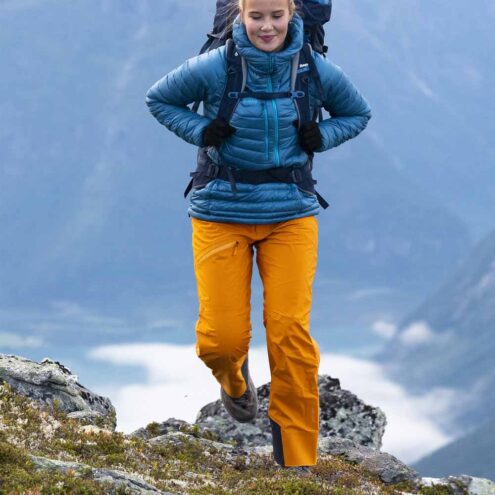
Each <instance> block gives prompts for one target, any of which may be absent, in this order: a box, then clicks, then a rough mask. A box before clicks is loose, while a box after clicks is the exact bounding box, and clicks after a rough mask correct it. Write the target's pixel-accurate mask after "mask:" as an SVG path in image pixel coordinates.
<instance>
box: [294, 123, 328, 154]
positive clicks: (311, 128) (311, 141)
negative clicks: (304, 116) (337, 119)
mask: <svg viewBox="0 0 495 495" xmlns="http://www.w3.org/2000/svg"><path fill="white" fill-rule="evenodd" d="M297 125H298V122H297V120H296V121H294V126H295V127H297ZM298 134H299V144H300V145H301V148H302V149H303V150H304V151H306V152H307V153H312V152H313V151H315V150H317V149H318V148H320V147H321V145H322V139H321V132H320V128H319V126H318V123H317V122H313V121H310V122H304V123H303V124H301V128H300V129H299V130H298Z"/></svg>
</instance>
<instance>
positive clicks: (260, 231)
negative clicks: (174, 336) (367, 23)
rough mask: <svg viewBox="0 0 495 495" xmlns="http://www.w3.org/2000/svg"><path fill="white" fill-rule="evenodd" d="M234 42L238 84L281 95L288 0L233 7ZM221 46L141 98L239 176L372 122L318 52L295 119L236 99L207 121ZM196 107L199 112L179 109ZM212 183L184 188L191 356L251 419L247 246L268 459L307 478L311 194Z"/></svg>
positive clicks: (329, 143) (315, 418) (314, 409)
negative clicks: (322, 112) (255, 287)
mask: <svg viewBox="0 0 495 495" xmlns="http://www.w3.org/2000/svg"><path fill="white" fill-rule="evenodd" d="M232 37H233V40H234V42H235V46H236V48H237V51H238V53H239V54H240V55H241V56H242V57H243V58H244V59H245V60H246V62H247V87H249V89H250V90H251V91H257V92H263V91H264V92H277V91H278V92H282V91H287V90H289V88H290V81H291V60H292V57H293V55H294V54H295V53H297V52H299V51H300V50H301V48H302V46H303V37H304V31H303V21H302V19H301V17H300V16H299V14H297V12H296V6H295V4H294V1H293V0H239V15H238V17H237V18H236V20H235V21H234V24H233V34H232ZM225 55H226V51H225V46H222V47H220V48H216V49H214V50H211V51H210V52H207V53H204V54H202V55H199V56H197V57H193V58H191V59H189V60H187V61H186V62H185V63H184V64H182V65H181V66H180V67H178V68H177V69H175V70H173V71H171V72H170V73H169V74H167V75H166V76H164V77H163V78H162V79H160V80H159V81H157V82H156V83H155V84H154V85H153V86H152V87H151V89H150V90H149V91H148V93H147V97H146V103H147V105H148V106H149V108H150V111H151V113H152V114H153V115H154V116H155V117H156V118H157V120H158V121H159V122H160V123H161V124H163V125H165V126H166V127H167V128H168V129H169V130H171V131H172V132H174V133H175V134H176V135H177V136H179V137H180V138H182V139H184V140H185V141H187V142H188V143H191V144H194V145H196V146H200V147H203V146H205V147H207V149H208V156H209V157H210V159H211V161H212V162H213V163H216V164H219V163H223V164H227V165H228V166H229V167H233V168H236V169H242V170H265V169H271V168H275V167H289V166H298V167H302V166H303V165H305V164H306V163H307V161H308V156H312V154H313V153H315V152H316V153H321V152H324V151H326V150H328V149H330V148H333V147H335V146H338V145H339V144H341V143H343V142H344V141H346V140H348V139H351V138H353V137H355V136H357V135H358V134H359V133H360V132H361V131H362V130H363V129H364V128H365V127H366V125H367V122H368V120H369V119H370V118H371V113H370V108H369V106H368V103H367V102H366V100H365V99H364V98H363V97H362V96H361V95H360V93H359V92H358V91H357V90H356V88H355V87H354V86H353V84H352V83H351V81H350V80H349V79H348V77H347V76H346V75H345V73H344V72H343V71H342V70H341V69H340V67H338V66H337V65H335V64H333V63H331V62H330V61H329V60H327V59H326V58H324V57H323V56H321V55H320V54H318V53H313V57H314V60H315V63H316V67H317V69H318V73H319V75H320V79H321V83H322V86H323V101H321V100H319V99H318V92H317V88H316V87H315V85H314V83H313V82H311V86H310V104H311V110H312V112H311V114H313V113H314V112H313V110H314V111H315V112H316V113H317V110H318V108H319V107H320V106H321V105H323V107H324V108H325V109H326V110H327V111H328V112H329V113H330V115H331V118H328V119H326V120H323V121H321V122H319V123H316V122H305V123H303V125H301V126H300V129H299V130H298V129H297V128H296V126H295V125H294V122H295V121H297V119H298V113H297V110H296V108H295V105H294V102H293V101H292V100H291V99H290V98H279V99H271V100H263V99H258V98H243V99H241V100H239V103H238V104H237V106H236V108H235V111H234V113H233V115H232V117H231V119H230V122H225V121H224V120H221V119H217V118H216V115H217V112H218V108H219V103H220V100H221V98H222V94H223V91H224V88H225V85H226V79H227V74H226V58H225ZM200 100H203V102H204V115H198V114H196V113H193V112H191V111H190V110H189V108H188V107H187V105H188V104H190V103H192V102H194V101H200ZM236 186H237V192H236V193H233V192H232V190H231V184H230V183H229V181H227V180H224V179H220V178H215V179H213V180H210V181H209V182H208V183H207V184H206V185H202V186H201V187H195V188H193V191H192V195H191V199H190V205H189V209H188V213H189V216H190V217H191V223H192V248H193V255H194V270H195V276H196V281H197V288H198V299H199V318H198V320H197V322H196V327H195V330H196V336H197V341H196V353H197V355H198V357H199V358H200V359H202V360H203V361H204V363H205V364H206V366H208V367H209V368H210V369H211V370H212V374H213V375H214V376H215V378H216V380H217V381H218V383H219V384H220V385H221V390H220V392H221V398H222V401H223V403H224V405H225V407H226V409H227V410H228V412H229V413H230V414H231V415H232V417H234V418H235V419H237V420H238V421H241V422H246V421H252V420H253V419H254V418H255V417H256V414H257V408H258V402H257V396H256V388H255V386H254V384H253V382H252V380H251V378H250V376H249V370H248V349H249V343H250V339H251V320H250V309H251V308H250V296H251V276H252V266H253V251H254V250H253V248H256V263H257V265H258V269H259V273H260V277H261V279H262V282H263V287H264V306H263V323H264V326H265V329H266V339H267V349H268V358H269V364H270V370H271V389H270V401H269V408H268V417H269V420H270V425H271V428H272V434H273V435H272V437H273V451H274V458H275V461H276V462H277V463H278V464H279V465H280V466H281V467H284V468H288V467H291V468H295V469H297V470H298V471H299V472H301V473H306V474H311V470H310V469H309V466H313V465H315V464H316V462H317V445H318V432H319V394H318V368H319V363H320V352H319V347H318V344H317V343H316V341H315V340H314V339H313V338H312V337H311V335H310V329H309V327H310V310H311V303H312V283H313V279H314V275H315V270H316V265H317V250H318V221H317V218H316V215H317V214H318V213H319V204H318V199H317V196H316V195H315V194H313V193H312V192H309V191H307V190H303V189H300V188H299V187H298V186H297V185H296V184H294V183H286V182H265V183H260V184H253V183H242V182H241V183H239V182H238V183H237V184H236Z"/></svg>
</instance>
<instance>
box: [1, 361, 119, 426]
mask: <svg viewBox="0 0 495 495" xmlns="http://www.w3.org/2000/svg"><path fill="white" fill-rule="evenodd" d="M2 380H5V381H6V382H8V383H9V384H10V385H11V386H12V387H13V388H14V389H15V390H16V391H17V392H18V393H20V394H22V395H24V396H26V397H29V398H31V399H33V400H35V401H37V402H39V403H41V404H45V405H47V406H50V407H53V406H54V403H55V402H56V403H57V404H58V407H59V408H60V409H61V410H62V411H64V412H66V413H67V414H68V416H69V417H71V418H76V419H81V420H85V422H87V423H91V424H95V425H96V426H101V427H105V428H110V429H112V430H115V426H116V424H117V421H116V418H117V417H116V413H115V408H114V407H113V405H112V403H111V402H110V400H109V399H107V398H106V397H102V396H100V395H97V394H95V393H93V392H91V390H88V389H87V388H86V387H84V386H83V385H81V384H80V383H79V382H78V381H77V380H78V377H77V375H73V374H72V372H71V371H70V369H68V368H67V367H65V366H64V365H63V364H61V363H59V362H58V361H52V360H51V359H49V358H45V359H43V361H41V363H38V362H36V361H32V360H30V359H26V358H23V357H20V356H14V355H11V354H0V383H1V382H2Z"/></svg>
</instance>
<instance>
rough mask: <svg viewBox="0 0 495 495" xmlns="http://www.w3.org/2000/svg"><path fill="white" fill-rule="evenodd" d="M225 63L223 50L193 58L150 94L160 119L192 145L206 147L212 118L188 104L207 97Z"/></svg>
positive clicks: (148, 98)
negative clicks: (205, 135)
mask: <svg viewBox="0 0 495 495" xmlns="http://www.w3.org/2000/svg"><path fill="white" fill-rule="evenodd" d="M221 64H223V61H222V57H221V53H220V50H212V51H210V52H207V53H204V54H202V55H198V56H196V57H192V58H190V59H188V60H186V62H184V63H183V64H182V65H180V66H179V67H177V68H176V69H174V70H172V71H171V72H169V73H168V74H167V75H165V76H164V77H162V78H161V79H160V80H159V81H157V82H156V83H155V84H153V86H152V87H151V88H150V89H149V90H148V92H147V93H146V104H147V105H148V108H149V110H150V112H151V113H152V114H153V116H154V117H155V118H156V119H157V120H158V122H160V124H163V125H164V126H165V127H166V128H167V129H169V130H171V131H172V132H173V133H175V134H176V135H177V136H179V137H180V138H182V139H184V141H187V142H188V143H190V144H194V145H196V146H202V144H203V143H202V136H203V131H204V129H205V127H206V126H207V125H208V124H209V123H210V122H211V120H210V119H208V118H207V117H204V116H202V115H199V114H197V113H194V112H192V111H191V110H190V109H189V108H188V107H187V105H188V104H190V103H192V102H194V101H201V100H204V99H206V98H207V96H208V92H209V91H212V90H211V89H210V88H212V87H214V84H215V69H216V70H217V71H218V70H219V68H220V67H219V66H220V65H221ZM214 65H216V67H213V66H214Z"/></svg>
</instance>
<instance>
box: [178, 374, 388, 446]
mask: <svg viewBox="0 0 495 495" xmlns="http://www.w3.org/2000/svg"><path fill="white" fill-rule="evenodd" d="M318 386H319V393H320V437H321V438H326V437H329V436H331V437H342V438H348V439H350V440H352V441H353V442H355V443H357V444H359V445H364V446H369V447H373V448H375V449H377V450H379V449H380V447H381V445H382V437H383V434H384V432H385V425H386V424H387V420H386V417H385V414H384V413H383V411H382V410H381V409H380V408H378V407H373V406H370V405H367V404H365V403H364V402H363V401H361V400H360V399H359V398H358V397H356V396H355V395H354V394H352V393H351V392H349V391H347V390H342V389H341V388H340V382H339V380H338V379H335V378H332V377H330V376H328V375H320V376H319V378H318ZM257 389H258V401H259V414H258V417H257V418H256V419H255V420H254V421H252V422H249V423H237V422H236V421H235V420H233V419H232V418H231V416H230V415H229V414H228V412H227V411H226V409H225V407H224V406H223V404H222V401H221V400H220V399H218V400H217V401H215V402H211V403H209V404H207V405H205V406H204V407H202V408H201V410H200V411H199V413H198V415H197V417H196V421H195V423H194V424H195V425H197V426H198V427H199V428H200V429H201V430H202V431H205V430H209V431H211V432H214V433H216V434H217V435H218V438H219V439H220V441H232V440H233V441H234V442H236V444H237V445H239V446H251V447H253V446H263V445H271V442H272V433H271V427H270V423H269V420H268V400H269V395H270V384H269V383H267V384H264V385H261V386H260V387H258V388H257ZM176 421H177V420H176ZM169 426H170V425H169Z"/></svg>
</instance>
